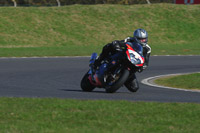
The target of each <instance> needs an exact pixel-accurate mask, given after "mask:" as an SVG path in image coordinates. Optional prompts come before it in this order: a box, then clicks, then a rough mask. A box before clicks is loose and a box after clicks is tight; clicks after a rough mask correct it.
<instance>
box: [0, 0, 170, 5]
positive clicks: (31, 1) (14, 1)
mask: <svg viewBox="0 0 200 133" xmlns="http://www.w3.org/2000/svg"><path fill="white" fill-rule="evenodd" d="M173 2H174V0H1V1H0V5H1V6H13V5H14V6H64V5H73V4H126V5H132V4H147V3H148V4H151V3H173Z"/></svg>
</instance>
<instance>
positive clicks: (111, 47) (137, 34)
mask: <svg viewBox="0 0 200 133" xmlns="http://www.w3.org/2000/svg"><path fill="white" fill-rule="evenodd" d="M126 42H131V43H133V44H134V43H139V44H140V45H141V46H142V47H143V56H144V58H145V62H144V65H143V67H142V68H140V69H138V72H142V71H143V70H144V69H146V68H147V67H148V65H149V57H150V54H151V47H150V46H149V45H148V44H147V42H148V34H147V32H146V30H144V29H137V30H135V31H134V32H133V37H127V38H126V39H124V40H121V41H119V40H115V41H113V42H112V43H108V44H106V45H105V46H104V47H103V50H102V53H101V54H100V56H99V57H98V59H96V61H95V62H94V64H92V65H93V69H96V68H97V67H98V66H100V65H101V62H102V61H103V60H104V59H105V58H106V57H108V56H109V55H110V54H111V55H112V54H113V53H116V52H118V51H122V50H123V49H125V48H126ZM94 71H95V70H94ZM125 86H126V87H127V88H128V89H129V90H135V91H137V90H138V89H139V84H138V81H137V78H136V76H135V73H132V74H131V75H130V78H129V80H128V81H127V82H126V83H125Z"/></svg>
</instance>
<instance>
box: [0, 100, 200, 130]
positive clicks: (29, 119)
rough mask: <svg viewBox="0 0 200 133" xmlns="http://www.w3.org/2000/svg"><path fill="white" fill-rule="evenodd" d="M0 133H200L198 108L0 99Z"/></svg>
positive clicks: (109, 102)
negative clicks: (199, 132)
mask: <svg viewBox="0 0 200 133" xmlns="http://www.w3.org/2000/svg"><path fill="white" fill-rule="evenodd" d="M0 118H1V119H0V131H1V132H142V133H144V132H148V133H149V132H176V133H179V132H180V133H188V132H198V131H199V130H200V127H199V123H200V105H199V104H195V103H154V102H148V103H145V102H128V101H106V100H96V101H87V100H82V101H81V100H66V99H54V98H44V99H40V98H0Z"/></svg>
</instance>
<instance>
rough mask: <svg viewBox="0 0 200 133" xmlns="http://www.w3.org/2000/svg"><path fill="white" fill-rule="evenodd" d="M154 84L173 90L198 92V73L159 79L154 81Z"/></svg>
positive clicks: (199, 75)
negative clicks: (195, 90) (173, 88)
mask: <svg viewBox="0 0 200 133" xmlns="http://www.w3.org/2000/svg"><path fill="white" fill-rule="evenodd" d="M155 83H157V84H160V85H164V86H170V87H175V88H184V89H197V90H200V73H194V74H187V75H179V76H172V77H165V78H160V79H157V80H155Z"/></svg>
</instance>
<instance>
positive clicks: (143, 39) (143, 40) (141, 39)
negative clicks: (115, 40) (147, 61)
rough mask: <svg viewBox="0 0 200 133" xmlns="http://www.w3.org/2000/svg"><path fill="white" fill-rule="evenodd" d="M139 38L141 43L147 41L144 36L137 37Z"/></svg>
mask: <svg viewBox="0 0 200 133" xmlns="http://www.w3.org/2000/svg"><path fill="white" fill-rule="evenodd" d="M139 40H140V42H141V43H146V42H147V39H146V38H139Z"/></svg>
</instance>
